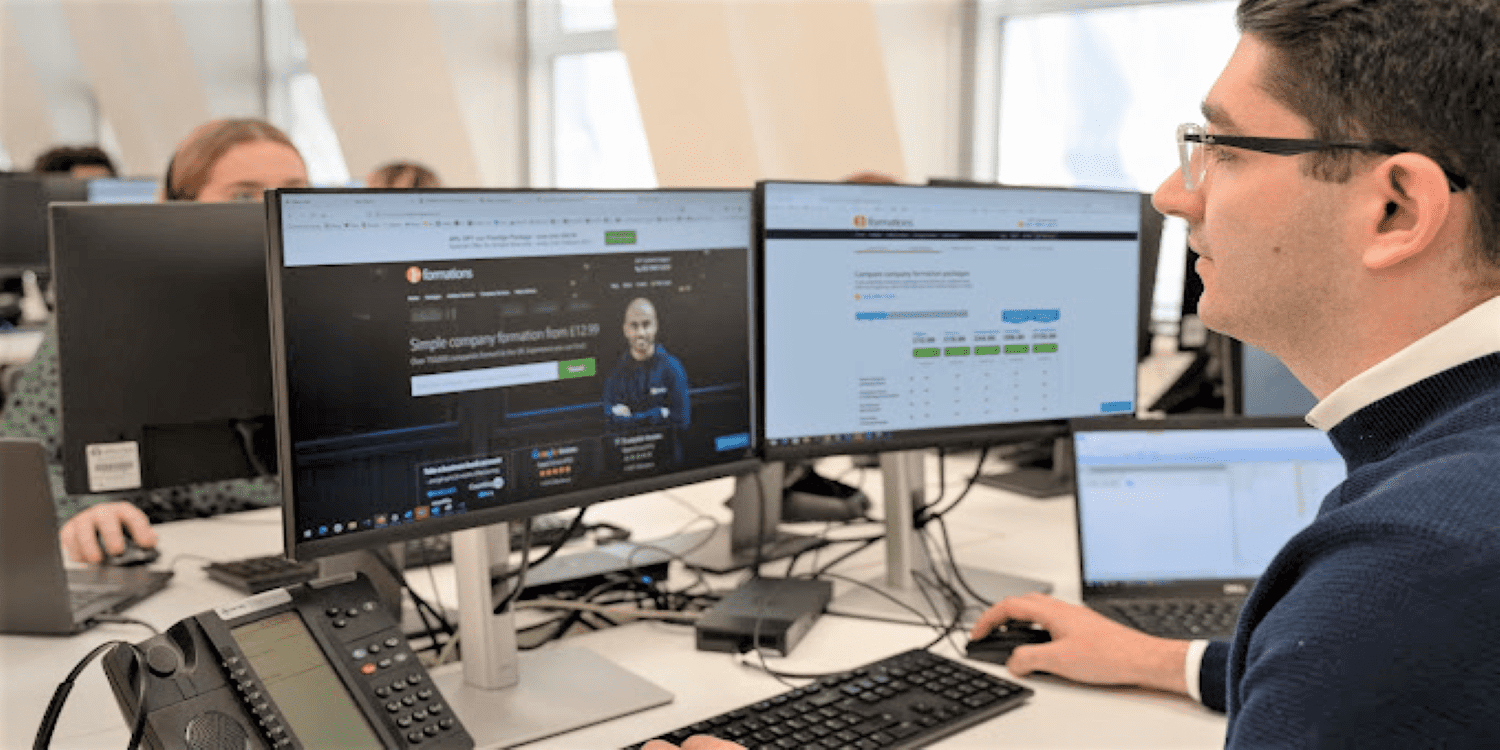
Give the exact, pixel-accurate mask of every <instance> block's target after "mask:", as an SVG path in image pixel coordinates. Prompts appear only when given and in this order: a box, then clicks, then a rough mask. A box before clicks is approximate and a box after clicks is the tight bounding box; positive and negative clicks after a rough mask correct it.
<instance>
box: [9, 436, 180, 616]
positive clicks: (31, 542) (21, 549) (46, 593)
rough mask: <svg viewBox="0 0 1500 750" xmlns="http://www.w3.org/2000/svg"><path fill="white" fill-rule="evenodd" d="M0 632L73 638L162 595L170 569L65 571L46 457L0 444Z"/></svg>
mask: <svg viewBox="0 0 1500 750" xmlns="http://www.w3.org/2000/svg"><path fill="white" fill-rule="evenodd" d="M0 513H3V514H4V519H5V520H4V521H0V633H4V634H7V635H70V634H73V633H78V632H81V631H83V630H86V629H88V628H89V627H91V626H93V625H94V624H96V623H97V622H98V621H99V619H98V618H100V617H101V616H105V615H110V614H114V613H117V612H120V611H121V610H123V609H125V608H126V607H129V606H131V605H132V604H135V603H136V602H138V601H140V600H141V599H144V598H145V597H147V596H150V595H151V594H154V593H156V592H157V591H160V590H161V589H162V588H163V587H165V586H166V585H167V581H168V580H169V579H170V578H171V577H172V573H171V572H170V571H160V570H147V569H146V568H142V567H132V568H115V567H109V566H96V567H90V568H85V569H70V568H66V567H64V565H63V553H62V547H61V546H60V545H59V544H58V540H57V510H56V508H55V507H54V506H53V503H52V485H51V483H50V482H49V481H48V478H47V456H46V453H45V451H44V450H43V448H42V445H41V444H40V443H38V442H36V441H33V440H14V439H0Z"/></svg>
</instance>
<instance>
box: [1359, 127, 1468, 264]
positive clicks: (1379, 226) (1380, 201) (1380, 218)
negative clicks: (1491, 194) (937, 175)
mask: <svg viewBox="0 0 1500 750" xmlns="http://www.w3.org/2000/svg"><path fill="white" fill-rule="evenodd" d="M1362 180H1367V182H1366V184H1367V185H1369V188H1370V189H1369V191H1368V192H1367V193H1366V194H1365V204H1366V205H1367V206H1368V207H1369V210H1368V216H1369V221H1370V224H1369V226H1370V227H1371V228H1372V230H1373V231H1371V232H1370V233H1369V235H1368V236H1367V242H1366V243H1365V251H1364V255H1363V261H1364V264H1365V267H1366V268H1370V269H1384V268H1390V267H1391V266H1394V265H1396V264H1398V263H1401V262H1403V261H1406V260H1408V259H1410V258H1414V257H1416V256H1417V255H1418V254H1420V253H1421V252H1422V251H1423V250H1425V249H1427V248H1428V247H1429V246H1431V245H1432V242H1433V240H1434V239H1435V238H1436V237H1437V235H1438V233H1439V232H1440V231H1441V230H1442V228H1443V225H1444V224H1445V223H1447V221H1448V209H1449V208H1450V206H1451V205H1452V200H1453V194H1452V193H1450V192H1449V191H1448V177H1447V175H1445V174H1444V173H1443V168H1442V167H1440V166H1438V164H1437V162H1435V161H1433V160H1432V159H1430V158H1428V157H1426V156H1423V155H1421V154H1416V153H1403V154H1396V155H1394V156H1390V157H1387V158H1386V159H1384V160H1382V161H1381V162H1380V164H1379V165H1378V166H1376V167H1375V169H1374V170H1372V171H1371V173H1370V174H1368V175H1365V176H1364V177H1363V178H1362Z"/></svg>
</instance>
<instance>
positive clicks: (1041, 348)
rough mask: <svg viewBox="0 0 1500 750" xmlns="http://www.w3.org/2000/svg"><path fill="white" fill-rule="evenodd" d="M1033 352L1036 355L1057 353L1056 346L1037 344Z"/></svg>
mask: <svg viewBox="0 0 1500 750" xmlns="http://www.w3.org/2000/svg"><path fill="white" fill-rule="evenodd" d="M1035 351H1036V353H1037V354H1050V353H1052V352H1055V351H1057V344H1037V345H1036V350H1035Z"/></svg>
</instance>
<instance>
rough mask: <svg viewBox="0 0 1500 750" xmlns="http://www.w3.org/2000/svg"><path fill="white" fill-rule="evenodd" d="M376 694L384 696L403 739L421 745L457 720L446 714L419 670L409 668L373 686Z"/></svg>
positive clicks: (452, 725)
mask: <svg viewBox="0 0 1500 750" xmlns="http://www.w3.org/2000/svg"><path fill="white" fill-rule="evenodd" d="M375 695H376V697H379V698H383V699H385V700H386V703H385V704H384V705H385V710H386V712H387V713H389V714H390V715H391V716H392V717H393V718H394V720H395V722H396V726H397V727H398V728H400V729H401V730H402V731H404V732H405V736H406V741H407V743H408V744H411V745H420V744H422V743H424V742H427V741H429V740H431V739H433V738H435V737H437V736H438V735H439V734H441V733H443V732H445V731H447V730H449V729H452V728H453V727H454V726H455V725H456V722H455V721H454V720H453V717H452V716H449V715H448V707H447V706H445V705H443V702H442V700H441V698H442V696H440V695H438V694H437V691H435V690H433V689H432V688H430V687H428V686H427V680H426V678H425V677H424V676H423V674H422V673H421V672H410V673H407V674H405V675H402V676H400V677H397V678H396V679H394V680H392V681H390V682H388V683H379V684H377V685H376V686H375Z"/></svg>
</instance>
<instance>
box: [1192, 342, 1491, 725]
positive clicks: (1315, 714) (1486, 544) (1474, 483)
mask: <svg viewBox="0 0 1500 750" xmlns="http://www.w3.org/2000/svg"><path fill="white" fill-rule="evenodd" d="M1329 437H1330V438H1332V440H1333V443H1334V445H1335V447H1337V449H1338V451H1339V453H1340V454H1341V455H1342V456H1343V457H1344V460H1345V462H1346V463H1347V465H1348V469H1349V474H1348V477H1347V479H1345V481H1344V482H1343V483H1342V484H1340V485H1339V486H1338V487H1335V488H1334V489H1333V491H1332V492H1330V493H1329V494H1328V496H1327V497H1326V498H1324V500H1323V505H1322V507H1321V508H1319V510H1318V517H1317V518H1316V519H1315V520H1314V521H1313V522H1312V523H1311V524H1310V525H1308V527H1307V528H1306V529H1304V530H1303V531H1302V532H1301V533H1299V534H1297V535H1296V536H1295V537H1293V538H1292V539H1291V541H1289V542H1288V543H1287V545H1286V546H1285V547H1284V548H1282V550H1281V552H1280V553H1278V554H1277V555H1276V558H1275V559H1274V560H1272V562H1271V564H1270V567H1269V568H1267V570H1266V572H1265V574H1264V575H1263V576H1262V577H1261V579H1260V581H1259V583H1258V584H1257V585H1256V587H1255V589H1254V590H1253V591H1252V592H1251V594H1250V598H1249V600H1248V602H1247V603H1246V605H1245V609H1244V612H1243V613H1242V614H1241V617H1240V621H1239V627H1238V630H1237V631H1236V634H1235V638H1234V641H1233V642H1232V643H1224V642H1217V643H1214V644H1212V645H1211V646H1210V647H1209V650H1208V651H1207V652H1206V653H1205V655H1204V659H1203V667H1202V671H1201V672H1200V675H1201V680H1202V682H1201V684H1202V687H1203V702H1204V703H1205V704H1206V705H1208V706H1211V707H1215V708H1225V709H1227V711H1228V713H1229V724H1228V736H1227V741H1226V744H1227V746H1228V747H1230V748H1252V747H1275V748H1284V747H1340V748H1342V747H1349V748H1370V747H1399V748H1412V747H1433V746H1441V747H1490V748H1493V747H1500V354H1492V355H1489V356H1485V357H1481V358H1479V359H1475V360H1472V361H1470V362H1467V363H1465V364H1462V365H1459V366H1457V367H1454V368H1452V369H1450V370H1447V371H1444V372H1441V373H1438V374H1437V375H1434V376H1432V377H1429V378H1427V379H1426V380H1423V381H1421V382H1419V383H1416V384H1414V385H1412V386H1409V387H1407V388H1405V389H1402V390H1400V391H1398V392H1396V393H1394V394H1391V395H1390V396H1387V397H1386V398H1383V399H1381V400H1379V401H1377V402H1375V403H1373V404H1370V405H1369V406H1366V407H1365V408H1363V409H1361V410H1359V411H1358V412H1355V413H1354V414H1353V415H1351V416H1349V417H1348V418H1347V419H1345V420H1344V421H1342V422H1340V423H1339V424H1338V425H1336V426H1335V427H1334V428H1333V429H1332V430H1330V431H1329ZM1226 691H1227V692H1226Z"/></svg>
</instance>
